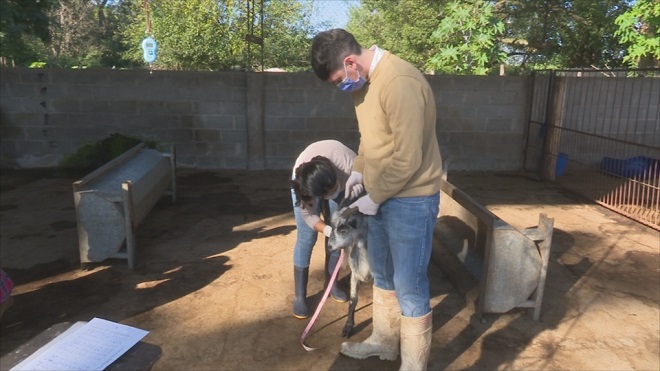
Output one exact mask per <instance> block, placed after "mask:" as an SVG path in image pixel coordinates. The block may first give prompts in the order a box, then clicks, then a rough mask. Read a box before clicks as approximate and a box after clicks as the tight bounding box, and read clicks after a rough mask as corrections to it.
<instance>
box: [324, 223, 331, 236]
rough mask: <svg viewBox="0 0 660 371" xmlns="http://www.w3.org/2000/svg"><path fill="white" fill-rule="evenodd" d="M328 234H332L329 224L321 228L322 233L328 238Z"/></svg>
mask: <svg viewBox="0 0 660 371" xmlns="http://www.w3.org/2000/svg"><path fill="white" fill-rule="evenodd" d="M330 234H332V227H331V226H329V225H326V226H325V227H324V228H323V235H324V236H326V237H328V238H330Z"/></svg>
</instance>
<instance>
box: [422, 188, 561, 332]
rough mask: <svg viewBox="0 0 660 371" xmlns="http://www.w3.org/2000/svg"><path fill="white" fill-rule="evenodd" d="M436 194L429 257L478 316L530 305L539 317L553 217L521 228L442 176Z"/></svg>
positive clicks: (543, 216) (533, 313)
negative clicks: (436, 213) (436, 212)
mask: <svg viewBox="0 0 660 371" xmlns="http://www.w3.org/2000/svg"><path fill="white" fill-rule="evenodd" d="M440 197H441V198H440V200H441V201H440V215H439V217H438V223H437V224H436V227H435V231H434V242H433V253H432V259H433V261H434V262H435V263H436V264H438V265H439V266H440V268H441V269H442V271H443V273H445V275H446V276H447V277H448V279H449V280H451V281H452V283H453V284H454V286H455V287H456V288H457V290H458V291H459V292H460V293H461V294H462V295H464V297H465V299H466V302H467V303H468V304H469V305H473V306H474V310H475V313H476V315H477V317H478V318H479V319H483V314H484V313H505V312H508V311H510V310H511V309H514V308H532V309H533V311H532V317H533V319H534V320H538V319H539V317H540V314H541V302H542V300H543V290H544V287H545V279H546V274H547V269H548V259H549V256H550V247H551V244H552V232H553V226H554V219H551V218H548V217H547V216H546V215H545V214H540V215H539V223H538V226H537V227H533V228H529V229H525V230H522V231H519V230H517V229H515V228H513V227H512V226H510V225H509V224H507V223H506V222H505V221H503V220H502V219H500V218H499V217H497V216H496V215H495V214H493V213H492V212H490V211H489V210H487V209H486V208H484V207H483V206H482V205H480V204H479V203H477V202H476V201H475V200H474V199H472V198H471V197H470V196H468V195H467V194H466V193H465V192H463V191H461V190H460V189H458V188H456V187H455V186H454V185H452V184H451V183H449V182H447V181H446V180H442V185H441V196H440Z"/></svg>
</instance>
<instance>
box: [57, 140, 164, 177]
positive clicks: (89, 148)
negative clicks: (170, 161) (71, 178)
mask: <svg viewBox="0 0 660 371" xmlns="http://www.w3.org/2000/svg"><path fill="white" fill-rule="evenodd" d="M142 142H144V141H142V140H140V139H137V138H133V137H128V136H125V135H122V134H118V133H115V134H111V135H110V136H109V137H107V138H105V139H103V140H101V141H98V142H96V143H92V144H87V145H84V146H82V147H80V148H79V149H78V150H77V151H76V152H74V153H73V154H71V155H70V156H68V157H66V158H65V159H64V160H63V161H62V162H61V163H60V167H61V168H62V169H64V170H69V171H73V172H76V173H77V172H81V173H82V172H90V171H92V170H95V169H97V168H99V167H101V166H102V165H104V164H105V163H107V162H108V161H110V160H112V159H114V158H115V157H117V156H119V155H121V154H122V153H124V152H126V151H128V150H129V149H131V148H133V147H135V146H136V145H138V144H140V143H142ZM144 143H145V145H146V146H147V147H149V148H156V142H154V141H148V142H144Z"/></svg>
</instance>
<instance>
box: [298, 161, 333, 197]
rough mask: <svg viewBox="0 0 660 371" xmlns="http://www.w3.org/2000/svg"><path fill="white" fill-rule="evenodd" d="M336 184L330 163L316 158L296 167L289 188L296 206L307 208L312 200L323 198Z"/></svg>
mask: <svg viewBox="0 0 660 371" xmlns="http://www.w3.org/2000/svg"><path fill="white" fill-rule="evenodd" d="M335 183H337V171H336V170H335V166H334V165H333V164H332V161H330V160H328V159H327V158H326V157H323V156H316V157H314V158H312V159H311V160H310V161H309V162H305V163H303V164H301V165H300V166H298V167H297V168H296V170H295V178H294V179H293V180H292V181H291V187H292V188H293V191H294V192H295V194H296V206H302V207H303V208H305V206H309V205H310V204H311V201H312V198H314V197H323V196H325V195H327V194H328V192H330V190H332V188H333V187H334V186H335Z"/></svg>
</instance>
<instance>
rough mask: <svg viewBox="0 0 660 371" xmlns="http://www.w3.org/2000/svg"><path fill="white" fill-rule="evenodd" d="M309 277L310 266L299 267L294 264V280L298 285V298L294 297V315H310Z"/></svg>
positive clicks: (305, 316)
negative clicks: (308, 297)
mask: <svg viewBox="0 0 660 371" xmlns="http://www.w3.org/2000/svg"><path fill="white" fill-rule="evenodd" d="M308 277H309V268H299V267H296V266H295V265H294V266H293V280H294V282H295V286H296V289H295V290H296V298H295V299H293V315H294V316H295V317H296V318H301V319H302V318H307V317H309V309H308V308H307V279H308Z"/></svg>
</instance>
